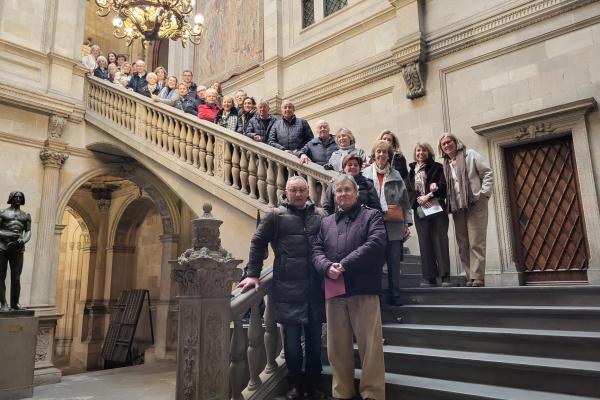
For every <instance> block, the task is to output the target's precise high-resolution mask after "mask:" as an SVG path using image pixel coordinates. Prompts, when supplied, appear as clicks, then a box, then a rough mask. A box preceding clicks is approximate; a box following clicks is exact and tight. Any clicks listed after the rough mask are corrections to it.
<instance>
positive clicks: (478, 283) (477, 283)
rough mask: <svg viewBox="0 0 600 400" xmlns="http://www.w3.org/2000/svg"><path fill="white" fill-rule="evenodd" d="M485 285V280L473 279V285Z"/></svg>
mask: <svg viewBox="0 0 600 400" xmlns="http://www.w3.org/2000/svg"><path fill="white" fill-rule="evenodd" d="M484 286H485V282H484V281H482V280H481V279H475V280H474V281H473V287H484Z"/></svg>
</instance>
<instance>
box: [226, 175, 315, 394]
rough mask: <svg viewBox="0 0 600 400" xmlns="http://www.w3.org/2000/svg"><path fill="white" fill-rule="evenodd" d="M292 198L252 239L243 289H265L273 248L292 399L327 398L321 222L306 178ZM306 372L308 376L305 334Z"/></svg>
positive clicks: (291, 190) (290, 189)
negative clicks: (317, 243)
mask: <svg viewBox="0 0 600 400" xmlns="http://www.w3.org/2000/svg"><path fill="white" fill-rule="evenodd" d="M285 195H286V198H285V199H283V200H282V201H281V203H280V204H281V205H280V206H279V208H278V209H277V210H275V211H274V212H271V213H269V214H267V215H266V216H265V218H263V219H262V220H261V222H260V224H259V226H258V228H257V229H256V233H255V234H254V236H253V237H252V243H251V246H250V256H249V261H248V265H247V267H246V272H247V278H245V279H244V280H242V281H241V282H240V283H239V284H238V287H239V288H242V291H246V290H248V289H250V288H251V287H258V286H259V285H260V281H259V277H260V272H261V269H262V265H263V256H264V254H265V251H266V249H267V246H268V244H269V243H271V245H272V247H273V249H274V250H275V261H274V263H273V288H272V293H271V298H272V301H273V305H274V317H275V321H276V322H277V323H279V324H281V325H282V326H283V345H284V351H285V361H286V365H287V369H288V381H289V385H290V388H289V392H288V394H287V395H286V398H287V399H290V400H294V399H300V398H302V396H303V394H304V391H303V390H302V388H303V386H304V388H305V389H306V392H307V393H308V395H309V397H312V398H324V397H325V396H324V395H323V393H322V392H321V391H320V390H319V389H318V388H319V386H320V380H321V369H322V367H321V347H322V344H321V325H322V323H323V322H325V308H324V303H325V299H324V297H323V291H322V286H321V279H320V278H319V276H318V274H317V272H316V270H315V268H314V267H313V265H312V262H311V255H310V254H311V252H310V250H311V246H310V245H311V243H312V241H313V240H314V237H315V235H316V234H317V232H318V230H319V226H320V223H321V216H320V215H319V214H318V213H317V212H316V210H315V207H314V205H313V204H312V202H311V201H310V200H309V199H308V184H307V182H306V180H305V179H304V178H302V177H300V176H293V177H291V178H290V179H289V180H288V182H287V185H286V189H285ZM303 331H304V338H305V340H304V343H305V349H306V368H305V371H304V373H303V372H302V364H303V358H304V357H303V354H302V332H303Z"/></svg>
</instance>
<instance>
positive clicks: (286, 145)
mask: <svg viewBox="0 0 600 400" xmlns="http://www.w3.org/2000/svg"><path fill="white" fill-rule="evenodd" d="M314 137H315V136H314V135H313V132H312V130H311V129H310V126H309V125H308V122H306V120H304V119H302V118H298V117H296V116H294V117H293V118H292V119H291V120H289V121H287V120H285V119H278V120H277V121H276V122H275V123H274V124H273V126H272V127H271V130H270V131H269V139H268V143H269V144H270V145H271V146H273V147H276V148H278V149H279V150H292V151H294V154H295V155H298V151H299V150H300V149H301V148H302V147H304V145H305V144H306V143H308V141H309V140H311V139H313V138H314Z"/></svg>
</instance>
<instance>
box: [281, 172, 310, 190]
mask: <svg viewBox="0 0 600 400" xmlns="http://www.w3.org/2000/svg"><path fill="white" fill-rule="evenodd" d="M296 181H300V182H302V183H304V186H306V187H308V182H307V181H306V179H304V177H302V176H300V175H294V176H290V177H289V178H288V180H287V183H286V184H285V187H286V189H287V187H288V186H290V184H292V183H294V182H296Z"/></svg>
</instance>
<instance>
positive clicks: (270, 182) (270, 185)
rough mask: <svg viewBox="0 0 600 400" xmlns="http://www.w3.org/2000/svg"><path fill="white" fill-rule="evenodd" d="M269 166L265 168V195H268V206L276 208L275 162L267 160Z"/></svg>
mask: <svg viewBox="0 0 600 400" xmlns="http://www.w3.org/2000/svg"><path fill="white" fill-rule="evenodd" d="M267 162H268V163H269V166H268V168H267V194H268V195H269V206H271V207H275V206H277V186H276V185H275V179H276V176H277V175H276V174H277V172H276V168H277V166H276V165H275V161H273V160H267Z"/></svg>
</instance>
